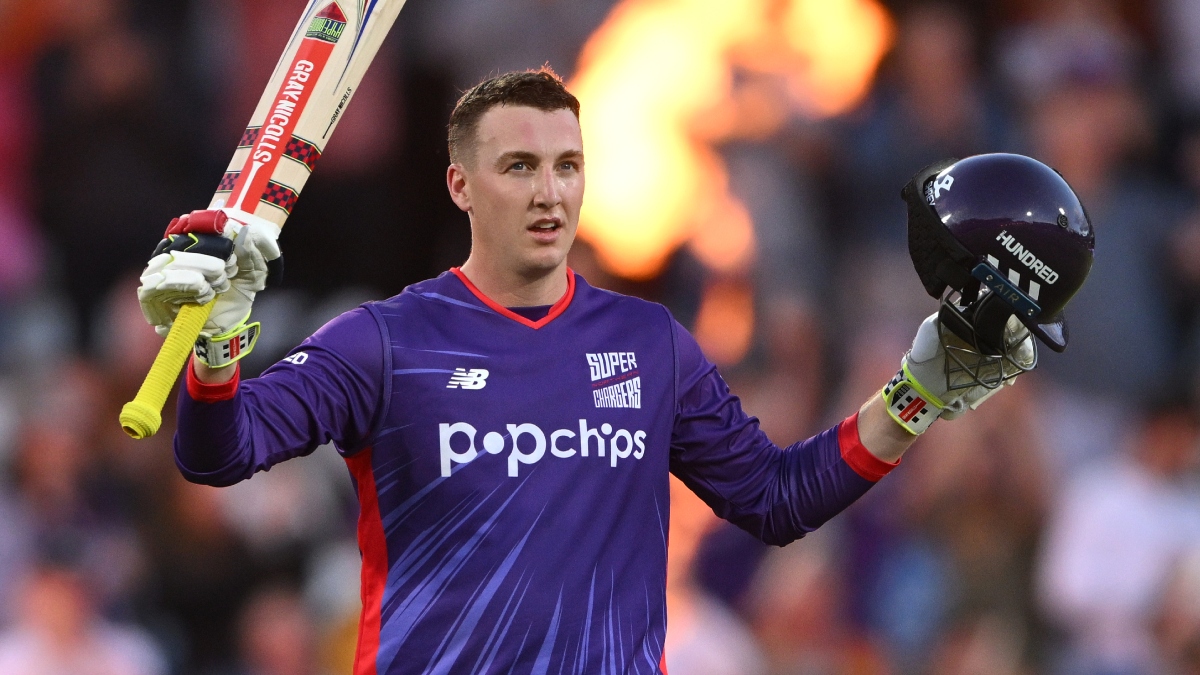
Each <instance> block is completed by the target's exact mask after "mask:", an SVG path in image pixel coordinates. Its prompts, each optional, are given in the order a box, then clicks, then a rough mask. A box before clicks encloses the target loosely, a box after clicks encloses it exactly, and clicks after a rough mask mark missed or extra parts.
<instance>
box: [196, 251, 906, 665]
mask: <svg viewBox="0 0 1200 675" xmlns="http://www.w3.org/2000/svg"><path fill="white" fill-rule="evenodd" d="M568 282H569V283H568V290H567V292H566V294H565V295H564V296H563V298H562V299H561V300H559V301H558V303H556V304H555V305H553V306H552V307H551V308H550V309H549V312H548V313H547V314H546V315H545V316H544V317H542V318H540V319H538V320H536V321H535V320H532V319H529V318H526V317H525V316H522V315H521V314H518V313H516V312H514V311H512V310H509V309H506V308H504V307H501V306H499V305H497V304H496V303H494V302H492V301H491V300H490V299H488V298H487V297H486V296H484V295H483V294H482V293H480V292H479V291H478V290H477V289H476V288H475V287H474V286H473V285H471V283H470V281H469V280H468V279H467V278H466V277H465V276H464V275H463V274H462V273H461V272H460V271H458V270H451V271H450V272H447V273H444V274H442V275H441V276H439V277H437V278H436V279H431V280H428V281H425V282H421V283H419V284H415V285H413V286H410V287H409V288H407V289H405V291H404V292H403V293H401V294H400V295H397V296H395V297H393V298H391V299H388V300H385V301H382V302H375V303H368V304H366V305H363V306H362V307H360V308H358V309H356V310H353V311H351V312H348V313H346V314H344V315H342V316H341V317H339V318H337V319H335V320H333V321H332V322H330V323H329V324H327V325H326V326H325V327H324V328H322V329H321V330H319V331H318V332H317V333H316V334H314V335H313V336H312V337H311V338H309V339H308V340H306V341H305V342H304V343H302V344H301V345H300V346H299V347H297V348H296V349H295V350H293V351H292V352H291V354H290V355H289V356H288V357H287V358H285V359H283V360H282V361H281V362H279V363H277V364H275V365H274V366H272V367H271V368H270V369H269V370H267V371H266V372H265V373H264V374H263V375H262V376H261V377H258V378H256V379H253V380H248V381H246V382H244V383H241V384H240V385H239V384H238V383H237V381H236V379H235V380H234V381H233V382H231V383H229V384H227V385H203V384H201V383H200V382H199V381H198V380H196V379H195V377H194V375H192V374H191V369H190V368H189V369H188V370H189V377H188V384H187V386H186V388H185V391H184V392H183V393H181V396H180V404H179V406H180V407H179V423H178V432H177V434H176V437H175V452H176V461H177V463H178V465H179V468H180V469H181V471H182V472H183V473H184V475H185V476H186V477H187V478H188V479H189V480H192V481H195V482H200V483H207V484H212V485H227V484H230V483H234V482H237V481H240V480H243V479H246V478H249V477H250V476H251V475H252V474H253V473H254V472H255V471H262V470H266V469H268V468H270V467H271V466H272V465H274V464H276V463H278V462H281V461H283V460H285V459H289V458H292V457H296V456H298V455H304V454H307V453H310V452H312V451H313V450H314V449H315V448H316V447H317V446H318V445H321V444H323V443H327V442H329V441H332V442H333V443H334V444H335V445H336V447H337V448H338V451H339V452H340V453H341V454H342V455H343V457H344V458H345V461H346V464H347V465H348V466H349V470H350V473H351V475H352V477H353V479H354V482H355V488H356V490H357V494H358V497H359V502H360V505H361V515H360V517H359V525H358V538H359V546H360V550H361V552H362V560H363V564H362V579H361V583H362V598H363V615H362V619H361V622H360V630H359V645H358V655H357V658H356V663H355V669H354V672H355V674H356V675H366V674H379V675H383V674H399V673H456V674H457V673H522V674H524V673H630V674H632V673H659V672H660V667H661V666H660V663H661V661H662V656H663V641H664V638H665V635H666V608H665V606H666V600H665V585H666V557H667V523H668V510H669V508H670V504H669V484H668V472H670V473H674V474H675V475H676V476H678V477H679V478H680V479H681V480H682V481H683V482H684V483H685V484H687V485H688V487H690V488H691V489H692V490H694V491H695V492H696V493H697V494H699V495H700V497H701V498H703V499H704V501H705V502H707V503H708V504H709V505H710V506H711V507H712V508H713V510H714V511H715V512H716V513H717V514H718V515H720V516H722V517H724V518H727V519H729V520H731V521H733V522H734V523H736V524H738V525H739V526H741V527H743V528H745V529H746V530H748V531H750V532H751V533H753V534H755V535H757V536H759V537H761V538H762V539H763V540H764V541H767V542H771V543H775V544H780V545H782V544H784V543H787V542H789V541H792V540H794V539H796V538H798V537H801V536H803V535H804V534H805V533H806V532H809V531H811V530H813V529H814V528H816V527H817V526H818V525H820V524H821V523H823V522H825V521H826V520H828V519H829V518H830V517H832V516H833V515H834V514H836V513H838V512H839V511H841V510H842V509H843V508H845V507H846V506H847V505H849V504H850V503H851V502H853V501H854V500H855V499H857V498H858V497H859V496H860V495H862V494H863V493H864V492H865V491H866V490H867V489H868V488H869V487H870V486H871V485H872V484H873V482H874V481H876V480H878V479H879V478H880V477H881V476H882V475H883V474H884V473H886V472H887V470H888V469H890V467H891V466H892V465H890V464H885V463H884V462H882V461H880V460H878V459H876V458H875V457H873V456H872V455H870V454H869V453H868V452H867V451H866V450H865V449H864V448H863V447H862V445H861V444H860V443H859V441H858V432H857V423H856V419H855V418H850V419H848V420H847V421H845V422H843V423H842V424H840V425H838V426H836V427H834V428H832V429H829V430H827V431H825V432H823V433H820V434H818V435H817V436H814V437H813V438H810V439H808V440H806V441H803V442H800V443H797V444H796V445H793V446H791V447H789V448H787V449H780V448H779V447H777V446H775V445H773V444H772V443H771V442H770V441H769V440H768V439H767V438H766V436H765V435H764V434H763V433H762V432H761V431H760V430H759V427H758V423H757V420H756V419H754V418H753V417H749V416H747V415H746V414H745V413H744V412H743V411H742V409H741V406H740V404H739V402H738V399H737V398H736V397H735V396H733V395H731V394H730V392H729V388H728V387H727V386H726V385H725V383H724V381H723V380H722V379H721V377H720V376H719V375H718V374H717V371H716V369H715V367H714V366H713V365H712V364H711V363H709V362H708V361H707V360H706V359H705V358H704V356H703V354H702V353H701V351H700V349H699V347H698V346H697V344H696V342H695V340H694V339H693V338H692V337H691V336H690V335H689V334H688V333H687V331H686V330H684V329H683V328H682V327H681V326H680V325H679V324H678V323H676V322H675V320H674V319H673V318H672V317H671V316H670V314H669V313H668V312H667V310H666V309H665V308H663V307H662V306H660V305H657V304H653V303H649V302H645V301H642V300H638V299H635V298H630V297H626V296H622V295H618V294H615V293H611V292H608V291H604V290H600V289H597V288H593V287H591V286H589V285H588V284H587V283H586V282H585V281H584V280H583V279H582V278H580V277H578V276H577V275H575V274H574V273H573V272H568Z"/></svg>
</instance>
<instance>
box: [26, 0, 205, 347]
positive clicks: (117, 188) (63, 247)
mask: <svg viewBox="0 0 1200 675" xmlns="http://www.w3.org/2000/svg"><path fill="white" fill-rule="evenodd" d="M55 7H56V8H57V9H58V11H57V13H56V14H55V19H56V21H57V29H58V30H57V31H56V33H55V36H56V38H57V39H56V41H55V43H54V44H53V46H52V47H51V48H50V49H49V50H48V51H46V52H45V53H44V54H43V57H42V59H41V60H40V63H39V65H38V71H37V74H38V77H37V87H36V91H37V92H38V94H39V101H38V102H39V104H40V111H39V114H40V119H41V122H42V124H43V128H44V133H42V134H41V136H40V144H39V146H38V148H37V158H38V166H37V173H36V185H37V190H38V197H39V198H40V199H39V204H38V209H37V212H38V215H39V218H40V220H41V223H42V225H43V227H44V228H45V232H46V234H47V236H48V237H49V238H50V240H51V242H52V243H53V245H54V247H55V250H56V252H57V254H58V256H59V261H60V262H61V265H62V267H61V270H62V273H63V278H62V280H61V282H62V283H63V285H64V289H65V290H66V293H67V296H68V297H69V298H70V300H71V302H72V303H74V306H75V309H76V312H77V314H78V316H79V317H80V318H81V320H80V322H79V328H80V329H81V331H83V333H84V338H85V341H84V342H83V344H84V345H87V346H90V344H89V343H90V337H91V336H90V330H91V328H92V325H91V321H92V318H93V317H94V316H95V308H96V307H97V306H98V305H99V304H100V302H101V300H102V298H103V297H104V295H105V293H107V292H108V289H109V287H110V285H111V284H112V283H113V282H114V281H116V279H117V278H118V277H120V275H122V274H125V273H127V272H128V271H130V270H137V269H140V268H141V267H142V266H143V265H144V264H145V261H146V258H147V253H148V251H150V250H152V249H153V244H154V242H155V241H156V240H157V239H159V238H160V237H161V233H162V231H163V229H164V227H165V224H166V223H167V222H168V221H169V220H170V219H171V217H172V216H173V215H178V214H179V213H183V212H184V211H189V210H191V209H192V208H196V206H197V204H196V200H197V199H203V198H205V197H206V196H207V195H205V194H204V192H203V191H198V190H201V189H200V188H199V187H198V184H197V183H195V182H194V181H195V180H196V178H197V176H196V170H197V169H198V168H200V165H199V162H197V157H198V155H197V153H196V152H195V151H194V148H195V145H196V144H199V143H201V142H202V140H203V139H202V138H200V137H198V136H197V135H196V134H194V133H187V132H184V131H182V130H189V131H191V130H194V129H196V128H197V126H198V125H197V124H196V123H195V121H194V119H192V113H193V112H194V107H193V106H189V105H188V97H187V95H186V93H187V91H188V89H187V87H186V84H185V82H184V81H183V80H182V78H173V77H171V76H170V74H169V73H168V72H166V66H167V65H168V64H169V60H168V59H167V58H166V53H165V52H164V49H163V46H162V45H161V44H160V43H158V42H156V41H155V40H153V39H150V38H149V37H148V36H147V35H145V34H143V33H142V32H141V31H139V30H138V29H137V28H135V27H134V26H133V24H132V18H133V17H131V16H130V14H131V13H132V12H131V8H130V6H129V4H128V2H127V0H63V2H61V3H59V4H56V5H55ZM210 180H211V179H210Z"/></svg>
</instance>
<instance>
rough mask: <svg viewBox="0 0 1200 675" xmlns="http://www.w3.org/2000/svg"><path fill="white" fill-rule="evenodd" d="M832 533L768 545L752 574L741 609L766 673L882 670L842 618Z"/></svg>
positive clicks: (845, 605)
mask: <svg viewBox="0 0 1200 675" xmlns="http://www.w3.org/2000/svg"><path fill="white" fill-rule="evenodd" d="M835 527H836V526H835ZM836 536H837V533H836V532H835V531H833V527H830V526H828V525H827V526H826V527H825V528H824V529H822V530H819V531H818V532H816V533H813V534H810V535H808V536H807V537H805V538H804V539H803V540H801V541H800V542H797V543H795V544H793V545H791V546H788V547H786V548H783V549H775V550H773V551H771V553H769V554H768V555H767V558H766V560H765V561H764V562H763V565H762V566H761V567H760V568H759V571H758V574H757V575H756V576H755V578H754V581H753V583H752V586H751V590H750V593H749V596H748V598H747V601H746V605H747V612H748V613H749V615H750V616H751V617H752V618H751V623H752V625H753V629H754V635H755V637H757V638H758V642H759V644H760V645H761V646H762V649H763V651H764V652H765V653H766V658H767V664H768V667H767V670H766V672H767V673H770V674H771V675H800V674H802V673H872V672H874V673H879V672H886V669H885V666H884V664H883V663H882V661H881V656H882V655H881V654H880V653H879V651H878V650H877V649H875V647H874V646H873V645H872V644H871V643H870V642H869V641H867V640H866V639H864V638H863V637H861V636H859V635H857V634H856V631H855V630H854V628H853V626H852V625H851V624H850V623H849V621H848V618H849V617H848V615H847V610H848V603H847V599H846V596H845V588H844V583H845V581H844V577H843V576H842V574H841V573H840V570H839V569H838V564H837V555H836V554H835V552H834V546H835V543H836V542H837V538H836ZM684 675H686V673H685V674H684Z"/></svg>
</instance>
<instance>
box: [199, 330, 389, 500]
mask: <svg viewBox="0 0 1200 675" xmlns="http://www.w3.org/2000/svg"><path fill="white" fill-rule="evenodd" d="M384 330H386V329H385V328H384V327H383V324H382V323H381V322H379V321H377V320H376V317H375V316H374V314H373V313H372V312H371V311H370V310H369V309H367V308H366V307H360V308H358V309H355V310H353V311H350V312H347V313H345V314H342V315H341V316H339V317H338V318H336V319H334V320H333V321H330V322H329V323H328V324H326V325H325V326H324V327H322V328H321V329H320V330H318V331H317V332H316V333H314V334H313V335H312V337H310V338H308V339H307V340H305V341H304V342H303V343H301V344H300V346H298V347H296V348H295V349H294V350H292V352H291V353H290V354H289V355H288V356H287V357H286V358H284V359H283V360H281V361H279V362H278V363H276V364H275V365H273V366H271V367H270V368H268V369H267V370H266V372H264V373H263V374H262V375H261V376H259V377H257V378H254V379H251V380H247V381H245V382H242V383H240V384H238V383H237V381H236V378H235V380H234V381H233V382H231V383H229V384H225V385H205V384H203V383H200V382H199V380H197V379H196V378H195V376H194V374H193V373H192V368H191V365H190V364H189V365H188V368H187V371H188V376H187V381H186V384H185V386H184V387H182V390H181V391H180V393H179V409H178V410H179V415H178V425H177V430H176V432H175V463H176V465H177V466H178V467H179V470H180V471H181V472H182V473H183V475H184V477H185V478H187V479H188V480H190V481H192V482H195V483H203V484H207V485H218V486H220V485H231V484H233V483H236V482H238V481H241V480H245V479H247V478H249V477H250V476H251V475H253V474H254V473H255V472H256V471H266V470H267V469H269V468H271V467H272V466H274V465H275V464H278V463H279V462H282V461H284V460H287V459H291V458H292V457H298V456H301V455H307V454H309V453H311V452H312V451H313V450H315V449H316V448H317V447H318V446H320V445H322V444H324V443H328V442H330V441H333V443H334V444H335V445H336V446H337V448H338V452H340V453H342V454H343V455H351V454H354V453H356V452H357V451H358V450H360V449H362V448H363V447H366V445H367V444H368V443H369V442H370V437H371V434H372V431H373V429H374V428H375V425H376V424H377V422H378V420H379V419H380V417H381V415H382V413H383V410H382V408H383V405H384V403H383V402H384V401H386V400H388V398H387V393H388V392H387V386H386V385H387V384H388V382H390V380H389V379H388V378H386V377H385V376H384V373H385V370H386V363H385V361H386V358H387V352H386V350H385V349H384V345H385V344H387V338H386V336H385V334H384V332H383V331H384Z"/></svg>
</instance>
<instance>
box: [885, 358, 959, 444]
mask: <svg viewBox="0 0 1200 675" xmlns="http://www.w3.org/2000/svg"><path fill="white" fill-rule="evenodd" d="M882 396H883V402H884V405H885V407H886V408H887V411H888V415H890V416H891V418H892V419H894V420H896V423H897V424H899V425H900V426H902V427H904V429H905V431H907V432H908V433H910V434H912V435H914V436H919V435H920V434H923V433H925V431H926V430H927V429H929V426H930V425H931V424H933V422H934V420H936V419H937V418H938V417H940V416H941V414H942V410H944V409H945V404H944V403H942V402H941V400H939V399H938V397H936V396H934V395H933V394H931V393H929V391H928V390H927V389H925V387H923V386H921V384H920V383H919V382H917V379H916V378H915V377H913V376H912V372H910V371H909V369H908V360H907V359H905V362H904V364H903V365H902V366H901V367H900V370H899V372H897V373H896V376H895V377H893V378H892V380H891V382H888V383H887V384H886V385H884V387H883V391H882Z"/></svg>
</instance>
